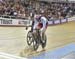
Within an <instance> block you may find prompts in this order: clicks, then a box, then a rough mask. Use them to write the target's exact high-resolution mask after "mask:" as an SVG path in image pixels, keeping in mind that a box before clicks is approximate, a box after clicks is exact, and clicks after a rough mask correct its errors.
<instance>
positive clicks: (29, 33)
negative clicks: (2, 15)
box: [27, 31, 33, 46]
mask: <svg viewBox="0 0 75 59" xmlns="http://www.w3.org/2000/svg"><path fill="white" fill-rule="evenodd" d="M32 41H33V38H32V32H31V31H29V32H28V33H27V44H28V45H29V46H30V45H31V44H32Z"/></svg>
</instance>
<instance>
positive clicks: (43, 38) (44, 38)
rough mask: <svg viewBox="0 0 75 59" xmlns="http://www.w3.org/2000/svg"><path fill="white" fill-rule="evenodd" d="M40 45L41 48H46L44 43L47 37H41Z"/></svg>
mask: <svg viewBox="0 0 75 59" xmlns="http://www.w3.org/2000/svg"><path fill="white" fill-rule="evenodd" d="M41 41H42V42H41V44H42V48H43V49H44V48H45V47H46V42H47V37H46V35H43V36H42V40H41Z"/></svg>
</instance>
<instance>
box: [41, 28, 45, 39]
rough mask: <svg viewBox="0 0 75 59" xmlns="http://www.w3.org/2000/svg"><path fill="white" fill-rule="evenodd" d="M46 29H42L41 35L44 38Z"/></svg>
mask: <svg viewBox="0 0 75 59" xmlns="http://www.w3.org/2000/svg"><path fill="white" fill-rule="evenodd" d="M45 32H46V29H43V30H40V35H41V39H42V38H43V36H44V35H45Z"/></svg>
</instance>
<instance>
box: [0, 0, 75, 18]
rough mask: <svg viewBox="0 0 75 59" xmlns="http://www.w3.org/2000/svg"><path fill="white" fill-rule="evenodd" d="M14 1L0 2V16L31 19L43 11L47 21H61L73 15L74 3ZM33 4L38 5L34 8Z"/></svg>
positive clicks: (5, 0) (74, 12)
mask: <svg viewBox="0 0 75 59" xmlns="http://www.w3.org/2000/svg"><path fill="white" fill-rule="evenodd" d="M15 1H16V0H15ZM15 1H14V0H9V1H7V0H0V15H9V16H15V17H21V18H32V17H34V16H35V15H36V14H38V13H39V14H40V13H41V12H42V11H45V12H46V15H47V16H48V19H62V18H66V17H70V16H73V15H74V14H75V3H65V2H64V3H61V2H60V3H57V2H54V3H47V2H38V1H37V2H34V1H33V2H30V1H28V2H25V1H21V0H18V1H16V2H15ZM35 3H38V5H36V6H34V4H35Z"/></svg>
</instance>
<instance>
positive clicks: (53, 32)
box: [0, 22, 75, 55]
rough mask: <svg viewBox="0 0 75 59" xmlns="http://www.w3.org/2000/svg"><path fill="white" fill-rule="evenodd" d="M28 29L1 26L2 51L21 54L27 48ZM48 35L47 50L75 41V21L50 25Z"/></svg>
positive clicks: (0, 45) (0, 42)
mask: <svg viewBox="0 0 75 59" xmlns="http://www.w3.org/2000/svg"><path fill="white" fill-rule="evenodd" d="M28 31H29V30H25V28H24V27H0V52H5V53H9V54H13V55H20V52H21V51H23V50H24V49H26V48H27V43H26V35H27V32H28ZM46 35H47V46H46V51H48V50H51V51H52V50H54V49H55V48H60V47H63V46H65V45H67V44H69V43H73V42H75V22H69V23H65V24H61V25H55V26H49V27H48V29H47V31H46ZM39 49H41V48H40V47H39ZM25 54H26V53H25Z"/></svg>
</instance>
